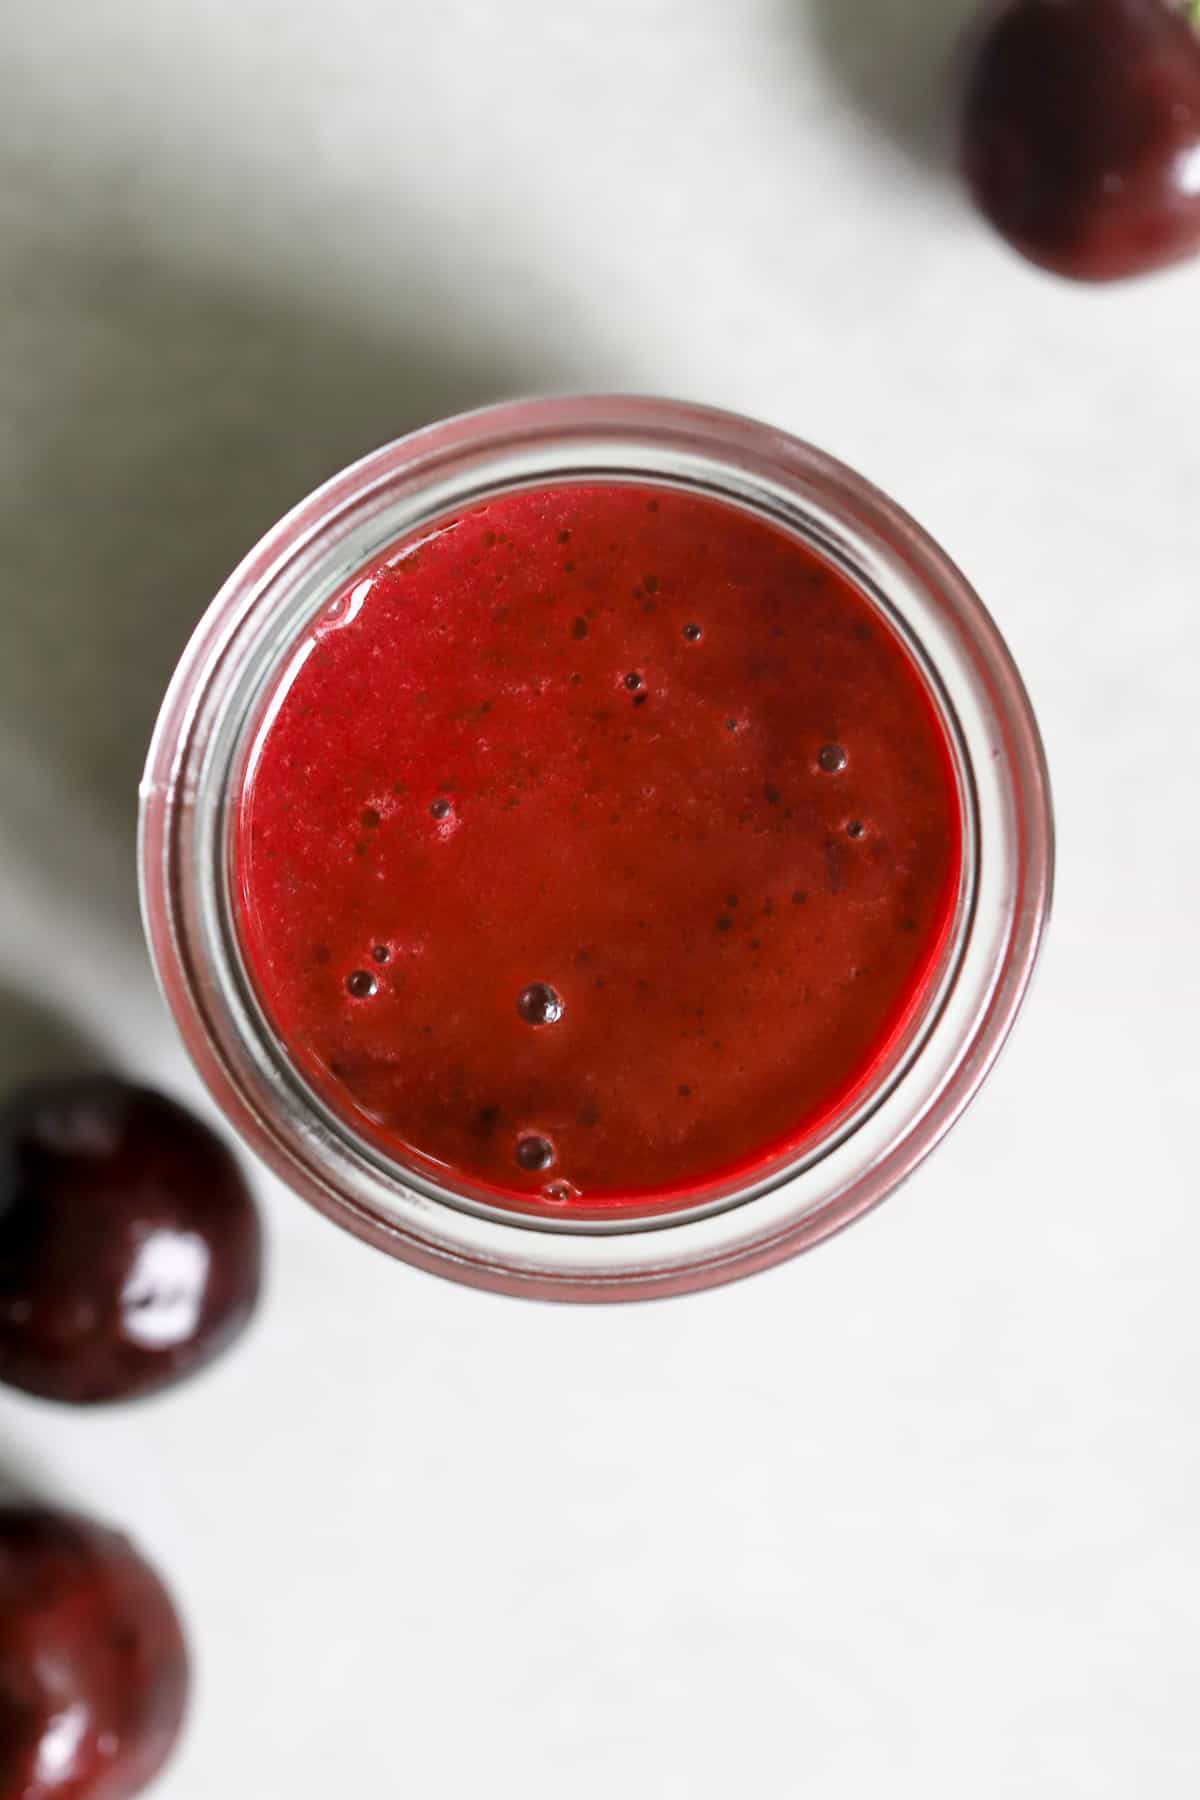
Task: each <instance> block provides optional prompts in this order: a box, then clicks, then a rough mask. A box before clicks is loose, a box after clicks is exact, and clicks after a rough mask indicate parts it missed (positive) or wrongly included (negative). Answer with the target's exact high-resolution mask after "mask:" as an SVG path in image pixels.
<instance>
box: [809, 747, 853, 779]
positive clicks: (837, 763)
mask: <svg viewBox="0 0 1200 1800" xmlns="http://www.w3.org/2000/svg"><path fill="white" fill-rule="evenodd" d="M847 761H848V758H847V756H846V752H845V751H844V750H843V748H842V746H841V745H840V744H825V745H823V747H822V748H821V750H820V751H819V752H818V754H817V763H818V766H819V767H820V768H822V769H823V770H824V771H825V773H826V775H840V774H841V772H842V770H843V769H844V768H845V766H846V763H847Z"/></svg>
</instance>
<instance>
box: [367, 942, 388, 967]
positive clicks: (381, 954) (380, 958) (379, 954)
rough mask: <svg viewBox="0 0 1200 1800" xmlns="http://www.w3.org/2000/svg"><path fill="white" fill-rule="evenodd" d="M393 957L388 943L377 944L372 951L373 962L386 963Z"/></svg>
mask: <svg viewBox="0 0 1200 1800" xmlns="http://www.w3.org/2000/svg"><path fill="white" fill-rule="evenodd" d="M391 959H392V953H391V951H390V950H389V949H388V947H387V945H386V944H376V945H375V946H374V948H373V949H372V951H371V960H372V962H377V963H385V962H390V961H391Z"/></svg>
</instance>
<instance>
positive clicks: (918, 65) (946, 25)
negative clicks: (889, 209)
mask: <svg viewBox="0 0 1200 1800" xmlns="http://www.w3.org/2000/svg"><path fill="white" fill-rule="evenodd" d="M785 4H787V5H788V6H789V8H790V9H791V11H792V14H793V17H796V16H797V15H799V16H800V17H802V19H803V22H804V25H805V29H806V30H807V33H808V35H809V37H810V39H811V40H812V41H814V42H815V43H816V45H817V48H818V50H819V51H820V53H821V54H822V55H823V56H824V57H825V59H826V61H827V62H828V65H829V68H830V70H831V71H832V73H833V75H834V76H835V78H836V80H837V81H838V83H839V85H840V86H841V88H842V89H843V90H844V92H845V93H846V95H847V96H848V98H849V99H850V100H851V101H852V102H853V104H854V106H855V107H856V108H857V109H858V111H859V112H860V113H861V114H862V115H863V117H864V118H865V119H866V120H867V121H868V123H869V124H870V125H871V126H873V127H874V129H875V130H877V131H878V132H880V133H881V134H882V135H883V136H884V137H886V138H887V139H888V141H889V142H890V143H891V144H893V145H895V146H896V147H897V148H898V149H900V150H902V151H903V152H904V153H905V154H906V155H908V156H910V157H912V158H913V159H914V161H917V162H920V163H922V164H924V165H926V166H927V167H931V168H942V169H947V168H949V166H950V162H951V149H952V143H953V115H954V81H955V66H956V61H957V57H958V55H959V53H960V49H961V45H962V41H963V36H964V32H965V30H966V28H967V25H968V21H970V20H971V19H972V18H973V17H975V16H977V15H978V13H979V10H980V0H785Z"/></svg>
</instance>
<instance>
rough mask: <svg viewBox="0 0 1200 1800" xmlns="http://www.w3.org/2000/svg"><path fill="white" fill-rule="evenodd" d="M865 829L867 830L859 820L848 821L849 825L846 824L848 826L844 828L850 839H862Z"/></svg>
mask: <svg viewBox="0 0 1200 1800" xmlns="http://www.w3.org/2000/svg"><path fill="white" fill-rule="evenodd" d="M866 829H867V828H866V826H865V825H864V824H863V822H862V820H861V819H851V821H850V823H849V824H848V825H847V827H846V830H847V832H848V834H849V835H850V836H851V837H852V838H860V837H862V835H863V833H864V832H865V831H866Z"/></svg>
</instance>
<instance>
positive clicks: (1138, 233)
mask: <svg viewBox="0 0 1200 1800" xmlns="http://www.w3.org/2000/svg"><path fill="white" fill-rule="evenodd" d="M960 152H961V161H962V167H963V172H964V174H965V176H966V179H967V182H968V184H969V186H970V189H971V191H972V193H973V195H974V197H975V200H976V202H977V204H978V205H979V207H980V209H981V211H982V212H983V213H984V214H985V215H986V217H987V218H988V219H990V220H991V222H992V224H993V225H994V226H995V227H996V229H997V230H998V231H999V232H1000V233H1001V235H1002V236H1004V237H1005V238H1007V239H1008V241H1009V243H1011V244H1012V245H1013V246H1014V247H1015V248H1016V249H1017V250H1019V251H1021V253H1022V254H1023V255H1025V256H1026V257H1028V258H1029V259H1030V261H1032V262H1035V263H1039V264H1040V265H1041V266H1042V267H1043V268H1047V269H1051V270H1053V271H1054V272H1055V273H1057V274H1059V275H1067V276H1072V277H1074V278H1076V279H1077V280H1080V281H1115V280H1119V279H1121V278H1122V277H1124V276H1130V275H1139V274H1143V273H1145V272H1146V271H1148V270H1151V269H1156V268H1159V267H1161V266H1163V265H1164V264H1167V263H1172V262H1176V261H1179V260H1180V259H1181V258H1183V257H1186V256H1190V255H1192V254H1194V253H1195V252H1197V251H1200V4H1198V3H1197V0H1005V3H1004V4H1001V5H999V6H996V7H993V8H992V9H991V10H990V11H989V12H988V13H987V14H986V15H985V18H984V21H983V23H982V25H981V26H980V28H979V31H978V33H977V35H976V37H975V38H974V40H973V42H972V44H971V46H970V49H969V52H968V54H967V56H966V80H965V88H964V93H963V101H962V114H961V127H960Z"/></svg>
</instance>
